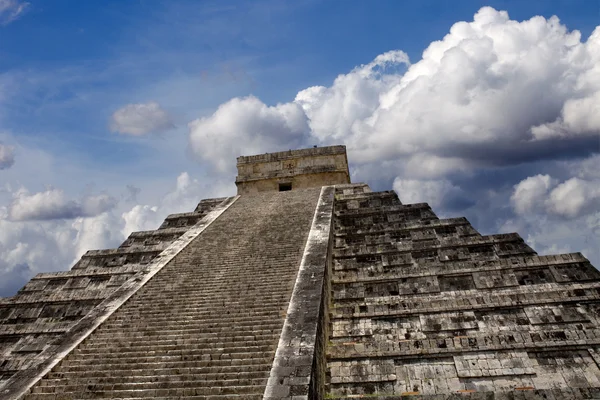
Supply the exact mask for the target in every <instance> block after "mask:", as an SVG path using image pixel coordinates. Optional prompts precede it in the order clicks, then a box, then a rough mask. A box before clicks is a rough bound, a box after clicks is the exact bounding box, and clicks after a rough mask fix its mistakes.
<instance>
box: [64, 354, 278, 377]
mask: <svg viewBox="0 0 600 400" xmlns="http://www.w3.org/2000/svg"><path fill="white" fill-rule="evenodd" d="M272 358H273V355H268V354H264V353H263V354H262V358H243V359H214V360H183V361H182V360H172V361H158V360H146V361H145V362H143V363H139V364H135V363H113V364H105V365H96V364H95V363H93V362H92V361H90V363H88V364H85V363H81V362H79V363H73V364H71V363H70V360H64V361H68V362H67V363H66V362H64V361H63V363H62V364H59V365H58V367H56V369H55V370H53V371H54V372H57V373H71V372H73V373H75V372H77V373H82V372H89V371H96V372H107V371H136V370H140V369H143V370H152V371H153V370H156V369H172V370H182V369H203V370H206V371H209V370H210V371H212V372H218V371H221V370H222V369H223V368H227V367H232V368H233V367H236V368H241V369H242V370H244V371H254V370H256V369H257V368H266V367H268V368H270V367H271V361H272ZM90 364H91V365H90Z"/></svg>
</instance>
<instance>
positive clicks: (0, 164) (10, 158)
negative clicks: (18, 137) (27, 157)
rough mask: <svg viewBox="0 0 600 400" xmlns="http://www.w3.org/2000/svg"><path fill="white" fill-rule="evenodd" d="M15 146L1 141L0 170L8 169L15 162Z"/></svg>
mask: <svg viewBox="0 0 600 400" xmlns="http://www.w3.org/2000/svg"><path fill="white" fill-rule="evenodd" d="M14 150H15V149H14V147H12V146H8V145H6V144H2V143H0V170H2V169H8V168H10V167H12V166H13V164H14V163H15V152H14Z"/></svg>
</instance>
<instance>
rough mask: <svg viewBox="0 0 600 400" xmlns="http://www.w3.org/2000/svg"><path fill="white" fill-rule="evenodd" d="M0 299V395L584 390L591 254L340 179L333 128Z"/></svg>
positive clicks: (251, 164) (243, 160)
mask: <svg viewBox="0 0 600 400" xmlns="http://www.w3.org/2000/svg"><path fill="white" fill-rule="evenodd" d="M237 167H238V176H237V178H236V185H237V188H238V194H237V195H236V196H233V197H228V198H218V199H206V200H202V201H200V203H199V204H198V206H197V207H196V209H195V210H194V211H192V212H189V213H183V214H173V215H169V216H168V217H167V218H166V219H165V221H164V222H163V224H162V225H161V226H160V227H159V228H158V229H157V230H154V231H144V232H134V233H132V234H131V235H130V236H129V237H128V238H127V240H125V242H123V244H121V246H119V247H118V248H117V249H109V250H93V251H88V252H87V253H86V254H85V255H84V256H83V257H82V258H81V259H80V260H79V261H78V262H77V263H76V264H75V265H74V266H73V268H71V270H69V271H65V272H53V273H42V274H38V275H36V276H35V277H34V278H33V279H31V280H30V281H29V282H28V283H27V284H26V285H25V286H24V287H23V288H22V289H21V290H20V291H19V292H18V293H17V294H16V295H15V296H13V297H9V298H1V299H0V399H2V400H5V399H22V398H24V399H101V398H106V399H114V398H119V399H141V398H155V399H156V398H158V399H175V398H177V399H183V398H190V399H212V400H217V399H286V400H300V399H351V398H352V399H354V398H368V399H389V400H391V399H400V398H402V399H406V398H408V399H415V400H416V399H423V400H425V399H428V400H433V399H556V400H559V399H588V398H600V369H599V367H600V329H599V328H600V273H599V272H598V271H597V270H596V269H595V268H594V267H593V266H592V265H591V264H590V262H589V261H588V260H587V259H586V258H585V257H583V256H582V255H581V254H580V253H572V254H560V255H550V256H539V255H537V254H536V252H535V251H534V250H532V249H531V248H530V247H529V246H528V245H527V244H526V243H525V242H524V241H523V239H522V238H521V237H520V236H519V235H518V234H517V233H511V234H499V235H488V236H484V235H481V234H480V233H479V232H478V231H477V230H476V229H475V228H474V227H473V226H471V224H470V223H469V221H468V220H467V219H465V218H450V219H440V218H438V217H437V216H436V215H435V213H434V212H433V211H432V210H431V208H430V207H429V205H428V204H426V203H419V204H402V203H401V202H400V200H399V199H398V196H397V194H396V193H395V192H393V191H384V192H373V191H371V189H370V188H369V186H368V185H367V184H364V183H351V182H350V175H349V172H348V161H347V156H346V149H345V147H344V146H330V147H315V148H310V149H302V150H290V151H284V152H278V153H268V154H262V155H255V156H242V157H239V158H238V159H237Z"/></svg>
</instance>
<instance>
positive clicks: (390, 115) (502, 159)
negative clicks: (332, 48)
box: [190, 7, 600, 178]
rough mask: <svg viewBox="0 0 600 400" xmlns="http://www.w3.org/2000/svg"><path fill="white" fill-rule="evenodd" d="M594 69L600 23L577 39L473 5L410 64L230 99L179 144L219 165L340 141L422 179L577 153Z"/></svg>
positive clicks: (588, 137) (400, 57) (599, 77)
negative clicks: (262, 96) (279, 96)
mask: <svg viewBox="0 0 600 400" xmlns="http://www.w3.org/2000/svg"><path fill="white" fill-rule="evenodd" d="M599 66H600V27H598V28H596V30H594V32H593V33H592V35H591V36H590V37H589V38H588V39H587V41H582V40H581V35H580V33H579V32H578V31H568V30H567V28H566V27H565V26H564V25H562V24H561V23H560V21H559V19H558V18H557V17H552V18H549V19H546V18H544V17H540V16H537V17H533V18H531V19H529V20H526V21H522V22H518V21H514V20H511V19H510V18H509V16H508V14H507V13H506V12H504V11H497V10H495V9H493V8H491V7H483V8H482V9H481V10H479V11H478V12H477V13H476V14H475V16H474V19H473V21H471V22H458V23H455V24H454V25H453V26H452V28H451V29H450V32H449V33H448V34H447V35H446V36H445V37H444V38H443V39H442V40H439V41H436V42H433V43H431V44H430V45H429V46H428V47H427V49H425V51H424V52H423V55H422V59H421V60H419V61H418V62H416V63H414V64H411V63H410V62H409V59H408V56H407V55H406V54H405V53H404V52H402V51H400V50H393V51H389V52H386V53H383V54H381V55H379V56H377V57H376V58H375V59H374V60H373V61H372V62H370V63H368V64H365V65H362V66H359V67H357V68H355V69H353V70H352V71H350V72H349V73H347V74H341V75H339V76H338V77H337V78H336V79H335V80H334V81H333V83H332V84H331V85H330V86H315V87H309V88H307V89H304V90H302V91H300V92H299V93H298V94H297V95H296V97H295V99H294V100H293V101H291V102H289V103H286V104H279V105H277V106H276V107H269V106H267V105H265V104H264V103H262V102H261V101H260V100H258V99H256V98H254V97H249V98H236V99H232V100H230V101H229V102H227V103H224V104H222V105H221V106H220V107H219V108H218V109H217V111H216V112H215V113H214V114H213V115H211V116H208V117H204V118H201V119H199V120H196V121H194V122H192V123H191V124H190V143H191V148H192V150H193V151H194V152H195V153H196V154H197V155H198V156H199V158H201V159H203V160H207V161H209V162H211V163H212V164H216V165H218V166H220V168H221V169H223V164H226V163H228V162H229V161H228V160H230V159H231V156H232V155H239V154H240V152H241V149H244V153H245V154H250V153H260V152H265V151H270V150H273V149H281V148H284V147H285V146H286V145H287V146H289V147H294V144H296V143H298V144H299V145H304V146H310V145H312V144H333V143H344V144H346V145H347V146H348V148H349V152H350V156H351V159H352V160H353V161H354V162H355V163H356V162H358V163H380V162H382V161H386V160H387V161H390V160H401V161H402V162H403V163H404V165H403V167H405V168H406V169H407V171H408V172H411V171H412V172H416V173H422V174H423V175H427V177H428V178H436V177H443V176H444V175H447V174H450V173H453V172H457V171H458V172H460V171H465V170H467V169H469V168H473V167H497V166H499V165H500V166H502V165H504V166H505V165H517V164H520V163H522V162H531V161H535V160H543V159H554V158H557V157H562V158H565V157H582V156H586V155H589V154H590V153H592V152H595V151H597V147H598V146H597V144H598V135H599V134H600V124H599V123H598V121H599V120H598V118H599V117H598V116H599V115H600V113H599V112H598V109H597V108H598V104H600V101H598V100H599V99H600V97H599V96H600V67H599ZM297 106H300V107H301V110H302V111H303V113H302V112H301V111H300V110H298V109H297V108H295V107H297ZM284 107H287V109H288V110H294V111H293V113H291V112H290V113H288V115H287V116H282V115H281V112H280V110H282V109H283V108H284ZM303 114H304V115H303ZM290 115H292V116H293V121H297V123H295V124H290V123H289V121H290V117H289V116H290ZM306 124H307V125H308V127H309V128H310V129H309V131H307V130H306ZM294 126H295V127H297V128H296V129H293V128H292V127H294ZM292 139H293V140H292ZM315 142H317V143H315ZM244 146H247V147H246V148H245V147H244ZM225 147H233V150H232V151H231V152H230V153H229V152H228V153H224V152H222V151H214V150H215V149H216V148H225ZM211 150H213V151H212V152H211ZM421 160H425V161H426V162H425V163H424V165H425V167H426V168H425V169H424V170H423V169H420V168H418V167H417V168H415V165H417V166H419V165H421V164H423V163H422V162H421ZM421 171H423V172H421Z"/></svg>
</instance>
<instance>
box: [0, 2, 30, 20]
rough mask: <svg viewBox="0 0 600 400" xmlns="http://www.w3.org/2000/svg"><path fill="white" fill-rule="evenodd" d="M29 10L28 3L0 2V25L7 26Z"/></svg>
mask: <svg viewBox="0 0 600 400" xmlns="http://www.w3.org/2000/svg"><path fill="white" fill-rule="evenodd" d="M28 8H29V3H28V2H26V1H19V0H0V24H1V25H7V24H10V23H11V22H13V21H15V20H16V19H18V18H20V17H21V16H22V15H23V14H24V13H25V12H26V11H27V9H28Z"/></svg>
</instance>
